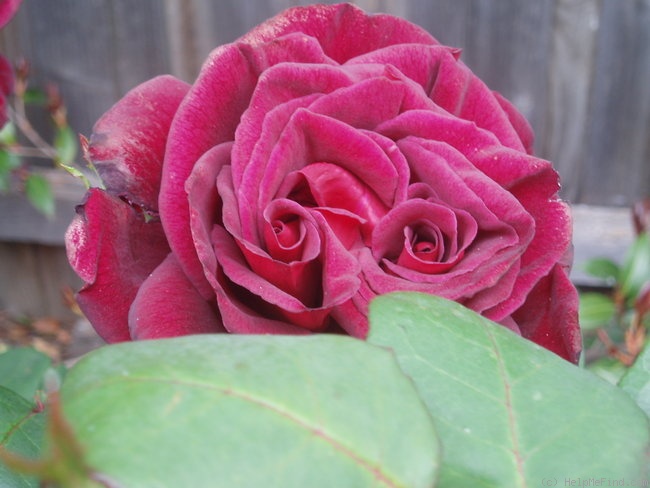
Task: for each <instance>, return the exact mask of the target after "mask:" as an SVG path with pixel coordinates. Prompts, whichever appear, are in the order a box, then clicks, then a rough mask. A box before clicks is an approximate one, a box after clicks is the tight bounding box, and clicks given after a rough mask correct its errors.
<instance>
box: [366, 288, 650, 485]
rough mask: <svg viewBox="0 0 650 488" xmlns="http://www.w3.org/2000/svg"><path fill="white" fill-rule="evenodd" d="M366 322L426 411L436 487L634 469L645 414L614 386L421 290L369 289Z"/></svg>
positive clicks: (638, 465)
mask: <svg viewBox="0 0 650 488" xmlns="http://www.w3.org/2000/svg"><path fill="white" fill-rule="evenodd" d="M370 321H371V324H372V325H371V331H370V336H369V338H368V340H369V341H370V342H371V343H373V344H377V345H381V346H385V347H388V348H390V349H392V350H394V352H395V354H396V355H397V359H398V361H399V363H400V365H401V367H402V370H403V371H404V372H406V373H407V374H408V375H409V376H411V378H412V379H413V381H414V382H415V384H416V386H417V388H418V389H419V391H420V394H421V396H422V398H423V399H424V400H425V402H426V404H427V406H428V407H429V411H430V412H431V414H432V415H433V417H434V421H435V424H436V430H437V432H438V435H439V437H440V440H441V442H442V448H443V453H444V455H443V465H442V467H441V472H440V473H441V479H440V484H439V486H441V487H443V488H444V487H449V488H452V487H453V488H462V487H472V488H475V487H508V488H518V487H532V486H555V485H553V483H556V484H557V486H565V481H566V480H578V479H600V478H601V477H602V478H605V479H620V478H621V477H625V478H626V479H639V478H641V476H642V474H643V466H644V465H645V462H646V459H645V456H646V453H647V450H648V447H649V433H648V422H647V419H646V417H645V415H644V414H643V412H642V411H641V410H640V409H639V408H638V407H637V406H636V405H635V404H634V402H632V401H631V400H630V398H629V397H628V396H627V395H625V393H624V392H622V391H621V390H620V389H618V388H616V387H614V386H613V385H610V384H608V383H607V382H605V381H603V380H601V379H600V378H598V377H596V376H595V375H593V374H591V373H589V372H587V371H584V370H582V369H580V368H578V367H575V366H573V365H571V364H569V363H567V362H566V361H564V360H562V359H561V358H559V357H558V356H556V355H554V354H553V353H550V352H548V351H546V350H544V349H542V348H541V347H539V346H537V345H535V344H533V343H531V342H529V341H526V340H524V339H522V338H520V337H519V336H517V335H516V334H514V333H513V332H511V331H509V330H507V329H506V328H505V327H502V326H500V325H498V324H495V323H493V322H491V321H489V320H487V319H484V318H482V317H481V316H479V315H478V314H476V313H474V312H472V311H470V310H468V309H466V308H464V307H462V306H460V305H458V304H456V303H453V302H450V301H447V300H444V299H442V298H438V297H434V296H431V295H423V294H416V293H395V294H390V295H385V296H382V297H379V298H377V299H376V300H375V301H374V302H373V303H372V304H371V308H370Z"/></svg>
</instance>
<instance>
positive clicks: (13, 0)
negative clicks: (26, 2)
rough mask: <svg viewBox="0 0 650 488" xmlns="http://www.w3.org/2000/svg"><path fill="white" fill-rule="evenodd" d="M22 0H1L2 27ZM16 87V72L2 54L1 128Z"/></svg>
mask: <svg viewBox="0 0 650 488" xmlns="http://www.w3.org/2000/svg"><path fill="white" fill-rule="evenodd" d="M21 3H22V0H0V28H2V27H4V26H5V25H7V23H9V21H10V20H11V19H12V18H13V16H14V15H15V14H16V12H17V11H18V8H19V7H20V4H21ZM13 89H14V72H13V69H12V68H11V63H9V61H8V60H7V59H6V58H5V57H4V56H0V128H1V127H2V126H3V125H5V123H6V122H7V98H8V97H9V95H11V92H12V91H13Z"/></svg>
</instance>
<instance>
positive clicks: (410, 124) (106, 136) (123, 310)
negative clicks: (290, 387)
mask: <svg viewBox="0 0 650 488" xmlns="http://www.w3.org/2000/svg"><path fill="white" fill-rule="evenodd" d="M459 54H460V53H459V51H458V50H456V49H453V48H450V47H447V46H443V45H441V44H439V43H438V42H437V41H436V40H435V39H433V38H432V37H431V36H430V35H429V34H428V33H426V32H425V31H423V30H422V29H420V28H419V27H417V26H415V25H413V24H411V23H409V22H406V21H404V20H402V19H399V18H395V17H392V16H388V15H366V14H365V13H364V12H362V11H361V10H359V9H358V8H356V7H354V6H352V5H349V4H341V5H333V6H323V5H319V6H311V7H297V8H293V9H290V10H287V11H285V12H284V13H282V14H280V15H278V16H277V17H275V18H273V19H271V20H269V21H267V22H265V23H263V24H261V25H260V26H258V27H257V28H255V29H254V30H252V31H251V32H250V33H248V34H247V35H245V36H243V37H242V38H240V39H239V40H237V41H236V42H234V43H232V44H228V45H225V46H222V47H219V48H217V49H216V50H215V51H214V52H213V53H212V54H211V55H210V57H209V58H208V60H207V61H206V62H205V64H204V66H203V69H202V71H201V73H200V75H199V77H198V78H197V80H196V81H195V82H194V84H193V85H191V86H188V85H185V84H184V83H182V82H180V81H178V80H176V79H174V78H171V77H160V78H156V79H154V80H151V81H149V82H147V83H145V84H143V85H141V86H139V87H137V88H136V89H134V90H133V91H132V92H130V93H129V94H128V95H127V96H126V97H125V98H124V99H122V100H121V101H120V102H118V103H117V104H116V105H115V106H114V107H113V108H112V109H111V110H110V111H109V112H107V114H106V115H104V117H103V118H102V119H100V120H99V122H98V123H97V125H96V126H95V128H94V133H93V135H92V137H91V140H90V156H91V158H92V160H93V162H94V164H95V165H96V167H97V169H98V171H99V173H100V174H101V176H102V177H103V180H104V182H105V184H106V190H105V191H102V190H97V189H95V190H92V191H91V192H90V193H89V194H88V199H87V201H86V203H85V204H84V205H83V206H81V207H80V209H79V215H78V216H77V217H76V218H75V220H74V221H73V223H72V225H71V227H70V230H69V231H68V235H67V245H68V252H69V257H70V261H71V263H72V265H73V266H74V268H75V269H76V270H77V272H78V273H79V275H80V276H81V277H82V278H83V279H84V280H85V281H86V283H87V284H86V286H85V287H84V288H83V289H82V290H81V292H80V294H79V301H80V304H81V306H82V308H83V310H84V311H85V312H86V313H87V315H88V317H89V318H90V320H91V322H92V323H93V324H94V326H95V327H96V329H97V330H98V332H99V333H100V334H101V335H102V336H103V337H104V338H105V339H106V340H108V341H120V340H129V339H141V338H149V337H164V336H171V335H179V334H187V333H194V332H208V331H222V330H225V331H228V332H233V333H308V332H318V331H345V332H346V333H348V334H351V335H353V336H356V337H361V338H363V337H365V336H366V334H367V332H368V321H367V311H368V303H369V302H370V300H372V298H373V297H375V296H377V295H378V294H382V293H387V292H390V291H395V290H416V291H420V292H426V293H431V294H435V295H440V296H443V297H447V298H450V299H453V300H456V301H458V302H460V303H462V304H464V305H466V306H467V307H470V308H472V309H474V310H476V311H478V312H480V313H481V314H483V315H484V316H486V317H488V318H490V319H493V320H495V321H497V322H500V323H502V324H503V325H504V326H506V327H509V328H511V329H512V330H515V331H517V332H518V333H520V334H521V335H523V336H524V337H526V338H529V339H530V340H532V341H535V342H537V343H538V344H540V345H542V346H544V347H546V348H548V349H550V350H552V351H554V352H556V353H557V354H559V355H560V356H562V357H564V358H566V359H568V360H570V361H576V360H577V358H578V353H579V349H580V334H579V329H578V325H577V293H576V290H575V288H574V287H573V285H572V284H571V283H570V281H569V279H568V271H569V265H570V261H571V256H570V249H571V219H570V216H569V212H568V208H567V205H566V204H565V203H563V202H562V201H561V200H559V198H558V194H557V192H558V189H559V182H558V175H557V173H556V172H555V171H554V170H553V168H552V166H551V164H550V163H549V162H547V161H544V160H541V159H539V158H536V157H535V156H533V155H532V154H531V148H532V132H531V129H530V127H529V125H528V124H527V122H526V121H525V120H524V118H523V117H522V116H521V115H520V114H519V112H517V110H515V108H514V107H513V106H512V105H511V104H510V103H509V102H508V101H506V100H505V99H504V98H502V97H501V96H500V95H498V94H496V93H494V92H492V91H491V90H489V89H488V88H487V87H486V86H485V84H484V83H483V82H481V80H479V79H478V78H477V77H476V76H475V75H473V74H472V72H471V71H470V70H469V69H468V68H467V67H466V66H465V65H464V64H463V63H462V62H461V61H459Z"/></svg>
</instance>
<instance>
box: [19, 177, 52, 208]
mask: <svg viewBox="0 0 650 488" xmlns="http://www.w3.org/2000/svg"><path fill="white" fill-rule="evenodd" d="M25 195H26V196H27V199H28V200H29V202H30V203H31V204H32V205H33V206H34V208H36V210H38V211H39V212H41V213H42V214H44V215H45V216H47V217H52V216H54V195H53V194H52V188H51V187H50V183H49V182H48V181H47V180H46V179H45V178H44V177H43V176H41V175H38V174H34V173H32V174H30V175H29V176H28V177H27V179H26V180H25Z"/></svg>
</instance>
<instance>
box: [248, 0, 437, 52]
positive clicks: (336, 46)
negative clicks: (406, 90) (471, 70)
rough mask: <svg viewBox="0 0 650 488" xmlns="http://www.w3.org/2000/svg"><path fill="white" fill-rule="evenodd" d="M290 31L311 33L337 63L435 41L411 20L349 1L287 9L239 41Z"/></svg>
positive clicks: (261, 39) (262, 39) (269, 37)
mask: <svg viewBox="0 0 650 488" xmlns="http://www.w3.org/2000/svg"><path fill="white" fill-rule="evenodd" d="M291 32H302V33H304V34H307V35H309V36H313V37H315V38H316V39H318V42H319V43H320V45H321V46H323V50H324V51H325V53H326V54H327V55H328V56H330V57H331V58H333V59H335V60H336V61H338V62H339V63H343V62H345V61H347V60H348V59H350V58H353V57H355V56H359V55H361V54H363V53H367V52H370V51H374V50H376V49H381V48H382V47H385V46H387V45H391V44H403V43H421V44H437V43H438V42H437V41H436V40H435V39H434V38H433V37H431V35H430V34H429V33H428V32H426V31H425V30H424V29H422V28H420V27H418V26H416V25H415V24H413V23H411V22H408V21H406V20H404V19H400V18H398V17H394V16H391V15H386V14H375V15H368V14H366V13H365V12H364V11H363V10H361V9H360V8H359V7H356V6H354V5H351V4H349V3H341V4H337V5H311V6H308V7H294V8H290V9H287V10H285V11H284V12H282V13H280V14H278V15H277V16H275V17H273V18H272V19H269V20H267V21H266V22H264V23H262V24H260V25H259V26H257V27H256V28H254V29H253V30H252V31H250V32H249V33H248V34H246V35H244V36H243V37H241V38H240V41H241V42H247V43H251V44H259V43H262V42H268V41H271V40H272V39H274V38H278V37H281V36H284V35H286V34H289V33H291Z"/></svg>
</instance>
